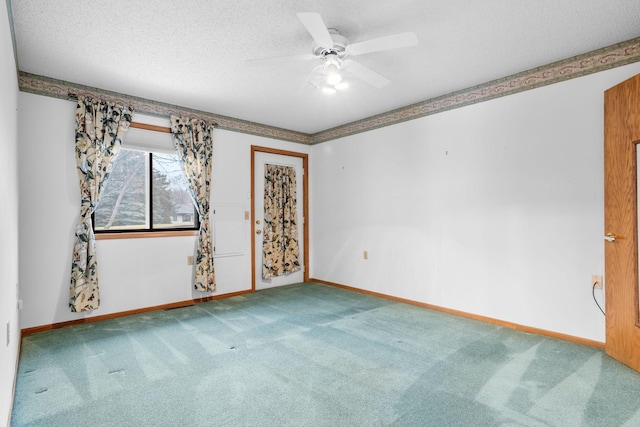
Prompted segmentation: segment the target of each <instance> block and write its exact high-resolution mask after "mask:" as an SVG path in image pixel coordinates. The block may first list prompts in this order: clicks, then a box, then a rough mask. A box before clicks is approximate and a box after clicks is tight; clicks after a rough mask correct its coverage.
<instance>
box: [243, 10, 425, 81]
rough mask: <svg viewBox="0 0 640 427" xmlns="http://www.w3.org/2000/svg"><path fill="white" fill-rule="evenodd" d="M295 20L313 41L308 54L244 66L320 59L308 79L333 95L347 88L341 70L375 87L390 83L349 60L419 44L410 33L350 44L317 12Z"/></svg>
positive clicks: (254, 60)
mask: <svg viewBox="0 0 640 427" xmlns="http://www.w3.org/2000/svg"><path fill="white" fill-rule="evenodd" d="M298 18H299V19H300V21H301V22H302V24H303V25H304V26H305V28H306V29H307V31H309V34H311V37H313V40H314V42H315V43H314V44H313V46H312V49H311V52H310V53H303V54H297V55H287V56H274V57H268V58H260V59H251V60H248V61H246V63H247V64H248V65H264V64H279V63H283V62H290V61H298V60H310V59H320V60H322V64H321V65H319V66H317V67H315V68H314V69H313V71H312V72H311V75H310V76H309V78H308V79H307V80H308V82H309V83H311V84H312V85H313V86H315V87H316V88H318V89H321V90H322V91H324V92H326V93H335V92H336V90H343V89H346V87H347V84H346V82H344V81H343V79H342V72H343V71H346V72H348V73H351V74H352V75H354V76H356V77H358V78H360V79H361V80H363V81H365V82H367V83H369V84H370V85H372V86H374V87H376V88H382V87H384V86H386V85H387V84H389V82H390V81H389V79H387V78H386V77H383V76H381V75H380V74H378V73H377V72H375V71H373V70H372V69H370V68H368V67H365V66H364V65H362V64H360V63H359V62H356V61H354V60H353V59H349V57H350V56H357V55H364V54H367V53H373V52H381V51H384V50H390V49H398V48H402V47H409V46H415V45H416V44H418V38H417V37H416V35H415V33H412V32H406V33H401V34H395V35H391V36H386V37H379V38H375V39H371V40H366V41H362V42H358V43H349V41H348V40H347V39H346V38H345V37H344V36H342V35H341V34H340V33H339V32H338V30H336V29H333V28H327V26H326V25H325V23H324V21H323V20H322V17H321V16H320V15H319V14H317V13H313V12H301V13H298Z"/></svg>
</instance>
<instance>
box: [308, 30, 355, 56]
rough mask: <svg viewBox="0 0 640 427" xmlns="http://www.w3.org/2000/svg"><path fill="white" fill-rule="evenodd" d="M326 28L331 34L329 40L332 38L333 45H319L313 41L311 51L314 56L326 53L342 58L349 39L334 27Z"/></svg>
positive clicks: (325, 54)
mask: <svg viewBox="0 0 640 427" xmlns="http://www.w3.org/2000/svg"><path fill="white" fill-rule="evenodd" d="M328 30H329V34H330V35H331V40H333V46H320V45H318V44H317V43H314V44H313V48H312V52H313V54H314V55H315V56H321V57H326V56H327V55H338V57H340V58H342V57H343V56H345V55H346V48H347V45H348V44H349V40H347V38H346V37H344V36H343V35H341V34H340V33H339V32H338V30H336V29H335V28H329V29H328Z"/></svg>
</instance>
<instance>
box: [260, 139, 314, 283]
mask: <svg viewBox="0 0 640 427" xmlns="http://www.w3.org/2000/svg"><path fill="white" fill-rule="evenodd" d="M268 165H272V166H280V167H283V168H291V169H292V170H293V171H295V184H296V185H295V187H296V190H295V194H296V197H295V199H296V209H295V210H296V215H295V222H296V226H297V233H296V234H297V245H298V248H299V255H298V257H297V259H298V262H299V263H300V268H299V269H298V270H296V271H293V272H289V273H286V274H282V275H276V276H272V277H267V278H265V275H264V274H263V243H264V240H263V237H264V235H265V233H264V221H265V216H264V201H265V199H264V188H265V169H266V168H268V167H270V166H268ZM307 169H308V155H307V154H304V153H298V152H292V151H285V150H277V149H273V148H267V147H259V146H251V224H252V226H251V230H252V237H253V238H252V239H251V266H252V272H253V274H252V280H251V288H252V290H254V291H256V290H261V289H267V288H272V287H276V286H284V285H290V284H293V283H300V282H303V281H308V280H309V273H308V271H309V270H308V265H309V249H308V248H309V237H308V236H309V228H308V224H309V221H308V212H309V202H308V199H309V198H308V189H309V185H308V174H307Z"/></svg>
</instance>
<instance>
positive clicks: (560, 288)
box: [310, 64, 640, 341]
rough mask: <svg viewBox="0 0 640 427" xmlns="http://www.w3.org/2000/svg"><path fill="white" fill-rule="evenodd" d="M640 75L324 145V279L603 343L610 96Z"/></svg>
mask: <svg viewBox="0 0 640 427" xmlns="http://www.w3.org/2000/svg"><path fill="white" fill-rule="evenodd" d="M638 72H640V64H632V65H628V66H625V67H621V68H617V69H614V70H609V71H606V72H602V73H598V74H595V75H589V76H586V77H582V78H578V79H574V80H570V81H567V82H563V83H558V84H554V85H551V86H546V87H543V88H540V89H536V90H531V91H527V92H522V93H519V94H516V95H512V96H508V97H503V98H499V99H495V100H492V101H488V102H484V103H480V104H476V105H471V106H468V107H464V108H460V109H456V110H452V111H448V112H444V113H441V114H437V115H433V116H428V117H424V118H421V119H418V120H414V121H410V122H406V123H402V124H399V125H395V126H391V127H387V128H383V129H379V130H374V131H370V132H366V133H362V134H358V135H354V136H350V137H345V138H342V139H340V140H335V141H331V142H327V143H324V144H320V145H317V146H314V149H313V151H312V154H311V156H310V157H311V166H310V170H311V176H310V182H311V184H310V185H311V189H310V194H311V209H310V210H311V218H312V221H311V235H310V237H311V260H310V264H311V277H314V278H317V279H323V280H327V281H331V282H336V283H340V284H344V285H348V286H353V287H357V288H362V289H366V290H369V291H374V292H379V293H383V294H388V295H393V296H397V297H402V298H407V299H411V300H415V301H420V302H424V303H428V304H434V305H437V306H442V307H446V308H450V309H455V310H461V311H464V312H468V313H474V314H478V315H482V316H487V317H491V318H496V319H501V320H504V321H508V322H514V323H517V324H521V325H526V326H530V327H535V328H541V329H545V330H549V331H555V332H559V333H564V334H569V335H573V336H577V337H582V338H586V339H592V340H597V341H604V317H603V316H602V314H601V313H600V312H599V311H598V308H597V307H596V305H595V304H594V302H593V299H592V296H591V287H590V279H591V275H592V274H603V270H604V247H603V239H602V236H603V221H604V215H603V205H604V197H603V185H604V184H603V182H604V181H603V100H604V95H603V91H604V90H605V89H607V88H609V87H611V86H614V85H615V84H617V83H619V82H620V81H623V80H625V79H627V78H629V77H631V76H632V75H634V74H636V73H638ZM365 250H366V251H368V253H369V259H368V260H364V259H363V251H365ZM598 297H599V298H602V297H603V295H602V292H598Z"/></svg>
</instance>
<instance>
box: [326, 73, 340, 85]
mask: <svg viewBox="0 0 640 427" xmlns="http://www.w3.org/2000/svg"><path fill="white" fill-rule="evenodd" d="M341 81H342V76H341V75H340V73H338V72H335V73H331V74H328V75H327V84H329V85H331V86H335V85H337V84H339V83H340V82H341Z"/></svg>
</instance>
